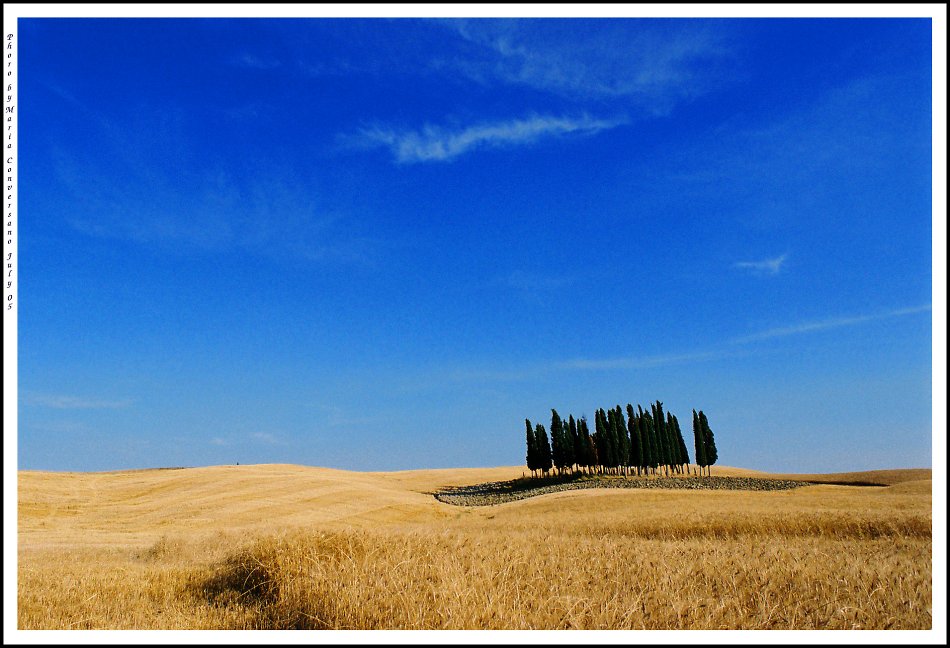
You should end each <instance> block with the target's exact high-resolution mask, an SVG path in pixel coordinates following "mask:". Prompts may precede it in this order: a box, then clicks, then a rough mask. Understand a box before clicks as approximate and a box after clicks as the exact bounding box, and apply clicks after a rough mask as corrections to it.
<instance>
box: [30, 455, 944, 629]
mask: <svg viewBox="0 0 950 648" xmlns="http://www.w3.org/2000/svg"><path fill="white" fill-rule="evenodd" d="M713 472H714V474H717V473H718V474H724V475H725V474H752V473H753V472H754V471H742V470H741V469H729V468H722V469H719V470H718V471H717V470H715V469H714V471H713ZM887 473H888V474H887V475H883V476H881V475H876V476H874V477H873V478H869V477H868V475H867V474H866V473H855V474H852V475H850V476H848V477H846V478H842V477H841V476H835V478H834V479H832V478H831V476H826V477H828V481H837V482H841V481H847V480H850V481H852V482H862V481H864V482H866V481H874V480H878V482H879V483H891V484H893V485H891V486H887V487H854V486H840V485H816V486H808V487H805V488H801V489H796V490H793V491H783V492H739V491H729V492H721V491H652V490H651V491H645V490H630V491H626V490H585V491H569V492H562V493H555V494H551V495H545V496H543V497H538V498H532V499H528V500H523V501H518V502H511V503H508V504H503V505H500V506H495V507H484V508H470V509H462V508H458V507H453V506H450V505H447V504H442V503H439V502H437V501H435V500H434V498H432V497H431V496H430V495H428V494H427V493H431V492H433V491H434V490H436V489H438V488H440V487H443V486H446V485H461V484H471V483H478V482H481V481H493V480H498V479H507V478H511V477H516V476H519V475H520V474H521V469H520V468H493V469H483V470H482V469H478V470H475V469H473V470H446V471H407V472H399V473H351V472H345V471H334V470H326V469H315V468H305V467H300V466H239V467H238V466H222V467H214V468H198V469H186V470H166V471H145V472H141V471H139V472H133V471H129V472H123V473H98V474H90V473H72V474H65V473H37V472H23V473H20V477H19V504H20V505H19V565H18V577H19V582H18V588H19V589H18V592H19V594H18V627H19V628H21V629H27V628H44V629H53V628H99V629H105V628H115V629H119V628H122V629H130V628H131V629H158V628H166V629H184V628H248V629H257V628H261V629H272V628H360V629H363V628H366V629H369V628H387V629H401V628H450V629H489V628H506V629H529V628H532V629H536V628H545V629H548V628H552V629H553V628H586V629H599V628H629V629H637V628H650V629H656V628H661V629H668V628H669V629H683V628H694V629H707V628H739V629H751V628H803V629H809V628H829V629H831V628H845V629H852V628H904V629H909V628H913V629H926V628H930V627H931V624H932V610H931V600H932V593H931V592H932V574H931V519H932V518H931V490H930V481H929V478H930V473H929V471H926V472H924V473H922V474H921V473H919V472H914V473H912V474H911V473H910V471H907V472H905V471H887ZM757 474H759V473H757ZM796 477H797V476H796ZM921 477H923V479H921ZM881 480H887V481H886V482H884V481H881Z"/></svg>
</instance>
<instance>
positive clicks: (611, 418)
mask: <svg viewBox="0 0 950 648" xmlns="http://www.w3.org/2000/svg"><path fill="white" fill-rule="evenodd" d="M607 435H608V437H609V438H610V445H611V446H612V450H613V453H612V456H611V457H610V468H612V469H613V470H614V471H617V470H619V468H620V430H618V429H617V412H616V411H614V410H613V409H612V408H611V409H609V410H607Z"/></svg>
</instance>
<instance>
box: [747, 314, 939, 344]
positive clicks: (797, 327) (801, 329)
mask: <svg viewBox="0 0 950 648" xmlns="http://www.w3.org/2000/svg"><path fill="white" fill-rule="evenodd" d="M929 310H931V305H930V304H927V305H926V306H914V307H911V308H900V309H898V310H892V311H889V312H886V313H874V314H871V315H855V316H851V317H837V318H831V319H825V320H820V321H817V322H804V323H800V324H794V325H792V326H783V327H779V328H773V329H768V330H766V331H761V332H759V333H753V334H752V335H746V336H743V337H738V338H735V339H733V340H732V342H733V343H736V344H742V343H746V342H757V341H760V340H769V339H772V338H777V337H785V336H788V335H799V334H802V333H811V332H814V331H824V330H826V329H833V328H841V327H845V326H856V325H858V324H864V323H865V322H873V321H876V320H883V319H890V318H892V317H902V316H904V315H914V314H916V313H923V312H926V311H929Z"/></svg>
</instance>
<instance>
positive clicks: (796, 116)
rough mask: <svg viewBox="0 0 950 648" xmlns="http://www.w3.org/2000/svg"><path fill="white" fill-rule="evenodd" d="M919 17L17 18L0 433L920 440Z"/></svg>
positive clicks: (926, 374) (925, 436)
mask: <svg viewBox="0 0 950 648" xmlns="http://www.w3.org/2000/svg"><path fill="white" fill-rule="evenodd" d="M930 29H931V27H930V21H929V20H922V19H830V20H828V19H826V20H819V19H814V20H813V19H791V20H785V19H767V20H753V19H742V20H730V19H716V20H661V19H643V20H636V19H605V20H596V19H590V20H588V19H570V20H552V19H548V20H487V19H482V20H415V19H398V20H382V19H373V20H334V19H314V20H290V19H279V20H278V19H244V20H240V19H237V20H224V19H207V20H203V19H193V20H172V19H154V20H148V19H132V20H112V19H100V20H83V19H21V20H20V21H19V39H20V41H19V56H20V68H19V74H20V79H21V81H20V89H19V90H20V109H21V113H20V123H19V126H18V128H19V143H20V148H21V153H20V159H19V173H20V184H19V195H20V201H19V209H20V214H21V220H20V229H19V254H20V263H19V275H20V278H19V282H20V283H19V290H20V296H19V300H20V314H19V321H18V331H19V435H18V467H19V468H20V469H48V470H111V469H120V468H139V467H152V466H173V465H189V466H192V465H214V464H228V463H235V462H240V463H242V464H244V463H271V462H287V463H299V464H308V465H320V466H332V467H339V468H347V469H358V470H397V469H408V468H422V467H452V466H487V465H512V464H520V463H523V461H524V447H523V444H524V439H523V430H524V419H525V418H526V417H527V418H530V419H531V420H532V421H541V422H544V423H545V424H549V422H550V408H552V407H555V408H557V409H558V411H559V412H560V413H561V414H562V415H566V414H568V413H573V414H574V415H575V416H579V415H581V414H587V415H588V416H589V417H592V415H593V412H594V410H595V409H596V408H598V407H610V406H613V405H616V404H618V403H619V404H623V405H626V404H627V403H633V404H634V405H636V404H637V403H641V404H643V405H646V404H647V403H648V402H650V401H653V400H656V399H659V400H661V401H663V403H664V406H665V407H666V409H667V410H668V411H672V412H673V413H675V414H677V415H678V416H679V417H680V418H681V419H684V420H687V421H688V420H689V417H690V410H691V409H692V408H696V409H702V410H704V411H705V412H706V414H707V416H708V418H709V421H710V425H711V427H712V428H713V430H714V432H715V433H716V439H717V445H718V446H719V456H720V461H721V462H722V463H724V464H727V465H734V466H745V467H750V468H758V469H763V470H778V471H835V470H860V469H872V468H885V467H921V466H930V465H931V434H932V432H931V429H932V414H931V411H932V409H931V408H932V391H931V385H932V367H931V348H932V327H931V316H932V311H931V308H932V305H931V295H932V261H933V259H932V253H931V242H932V232H931V228H932V206H931V147H932V135H931V32H930Z"/></svg>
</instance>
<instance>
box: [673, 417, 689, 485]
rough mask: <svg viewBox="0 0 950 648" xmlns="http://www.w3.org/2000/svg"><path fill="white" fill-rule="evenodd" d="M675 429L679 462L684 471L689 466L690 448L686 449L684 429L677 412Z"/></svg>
mask: <svg viewBox="0 0 950 648" xmlns="http://www.w3.org/2000/svg"><path fill="white" fill-rule="evenodd" d="M673 431H674V432H675V439H676V445H677V446H678V447H679V464H680V468H681V472H682V470H685V468H688V467H689V450H687V449H686V441H684V440H683V431H682V430H681V429H680V422H679V419H677V418H676V415H675V414H674V415H673Z"/></svg>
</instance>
